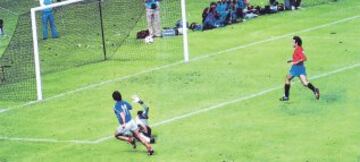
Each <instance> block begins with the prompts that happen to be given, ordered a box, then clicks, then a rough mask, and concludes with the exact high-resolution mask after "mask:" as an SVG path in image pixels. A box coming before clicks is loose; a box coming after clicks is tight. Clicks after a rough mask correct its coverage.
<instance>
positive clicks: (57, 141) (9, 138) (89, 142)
mask: <svg viewBox="0 0 360 162" xmlns="http://www.w3.org/2000/svg"><path fill="white" fill-rule="evenodd" d="M1 140H4V141H21V142H35V143H73V144H94V141H86V140H57V139H47V138H21V137H2V136H0V141H1Z"/></svg>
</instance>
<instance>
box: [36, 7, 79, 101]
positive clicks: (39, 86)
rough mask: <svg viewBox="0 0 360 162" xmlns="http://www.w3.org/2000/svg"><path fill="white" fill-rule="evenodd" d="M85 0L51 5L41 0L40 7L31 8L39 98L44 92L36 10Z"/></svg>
mask: <svg viewBox="0 0 360 162" xmlns="http://www.w3.org/2000/svg"><path fill="white" fill-rule="evenodd" d="M81 1H83V0H68V1H64V2H58V3H53V4H50V5H44V4H43V3H42V1H41V0H40V7H35V8H31V10H30V13H31V30H32V36H33V47H34V49H33V50H34V64H35V80H36V96H37V100H38V101H41V100H43V93H42V82H41V70H40V66H41V65H40V56H39V43H38V34H37V27H36V24H37V23H36V12H37V11H42V10H44V9H48V8H55V7H60V6H65V5H69V4H73V3H78V2H81Z"/></svg>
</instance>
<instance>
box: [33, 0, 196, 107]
mask: <svg viewBox="0 0 360 162" xmlns="http://www.w3.org/2000/svg"><path fill="white" fill-rule="evenodd" d="M83 1H84V0H66V1H63V2H56V3H52V4H50V5H44V4H43V1H42V0H40V1H39V5H40V6H39V7H35V8H31V10H30V13H31V29H32V36H33V52H34V66H35V80H36V96H37V101H41V100H43V91H42V80H41V65H40V64H41V63H40V56H39V42H38V32H37V26H36V24H37V22H36V12H38V11H42V10H44V9H49V8H56V7H60V6H65V5H70V4H75V3H79V2H83ZM99 1H103V0H99ZM100 8H101V7H100ZM100 12H101V11H100ZM100 14H101V13H100ZM181 17H182V26H183V28H182V30H183V50H184V51H183V55H184V63H185V64H186V63H189V45H188V29H187V20H186V0H181ZM101 19H102V18H101ZM101 21H102V20H101ZM101 25H102V24H101ZM102 32H103V31H102ZM102 34H103V38H102V39H103V43H104V33H102ZM103 45H104V46H105V44H103ZM104 52H105V53H104V54H105V60H106V51H105V49H104Z"/></svg>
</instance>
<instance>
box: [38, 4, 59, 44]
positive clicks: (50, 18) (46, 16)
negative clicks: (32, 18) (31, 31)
mask: <svg viewBox="0 0 360 162" xmlns="http://www.w3.org/2000/svg"><path fill="white" fill-rule="evenodd" d="M43 2H44V3H43V4H44V5H50V4H51V3H52V0H44V1H43ZM41 21H42V32H43V40H46V39H47V38H48V24H50V29H51V36H52V37H53V38H58V37H59V34H58V32H57V30H56V26H55V18H54V15H53V13H52V9H51V8H47V9H44V10H43V12H42V17H41Z"/></svg>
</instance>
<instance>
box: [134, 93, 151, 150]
mask: <svg viewBox="0 0 360 162" xmlns="http://www.w3.org/2000/svg"><path fill="white" fill-rule="evenodd" d="M132 98H133V101H134V102H135V103H139V104H140V105H141V107H142V108H143V110H140V111H138V112H137V115H136V118H135V123H136V124H137V125H138V127H139V128H140V132H141V134H142V135H143V138H145V139H146V140H147V141H148V142H150V143H155V138H154V137H153V136H152V134H151V128H150V126H149V123H148V119H149V107H148V106H147V105H145V103H144V101H142V100H141V99H140V97H139V96H137V95H134V96H133V97H132Z"/></svg>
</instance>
